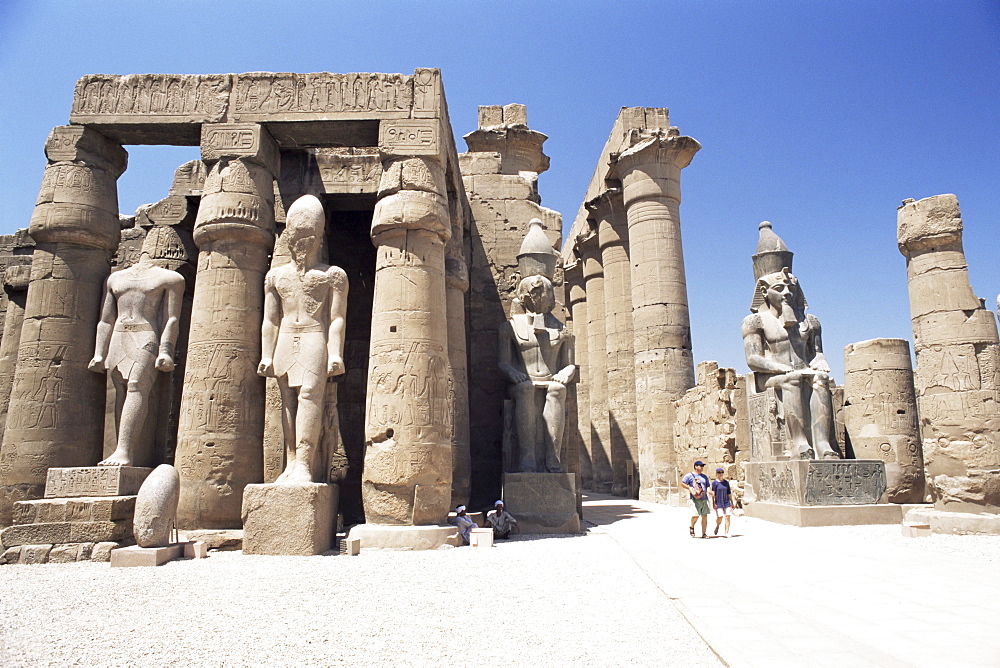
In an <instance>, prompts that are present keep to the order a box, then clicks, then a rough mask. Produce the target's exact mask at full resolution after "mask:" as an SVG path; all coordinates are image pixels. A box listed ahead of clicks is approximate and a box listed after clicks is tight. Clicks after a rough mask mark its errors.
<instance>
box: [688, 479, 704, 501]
mask: <svg viewBox="0 0 1000 668" xmlns="http://www.w3.org/2000/svg"><path fill="white" fill-rule="evenodd" d="M691 496H693V497H694V498H696V499H701V498H703V497H704V496H705V486H704V485H703V484H702V483H701V476H699V475H695V476H694V480H693V481H692V482H691Z"/></svg>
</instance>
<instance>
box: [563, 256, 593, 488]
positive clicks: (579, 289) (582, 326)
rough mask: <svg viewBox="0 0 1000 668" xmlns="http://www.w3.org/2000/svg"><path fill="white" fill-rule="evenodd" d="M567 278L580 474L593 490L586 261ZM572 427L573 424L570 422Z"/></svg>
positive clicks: (573, 266)
mask: <svg viewBox="0 0 1000 668" xmlns="http://www.w3.org/2000/svg"><path fill="white" fill-rule="evenodd" d="M564 277H565V278H564V280H565V281H566V285H567V286H568V288H569V289H568V290H567V292H568V299H567V302H568V304H569V308H570V313H571V320H570V321H571V322H572V323H573V338H574V340H575V343H576V362H577V364H576V377H577V382H576V383H575V384H574V386H573V387H575V388H576V405H577V411H576V412H577V427H576V431H577V433H578V438H579V439H580V446H579V450H580V477H581V482H582V487H581V489H590V488H591V486H592V485H593V482H594V469H593V464H592V455H591V449H592V446H591V439H590V399H589V393H588V389H587V388H588V385H589V383H590V367H589V356H588V353H587V350H588V348H587V291H586V290H585V288H584V282H583V262H582V261H580V260H578V261H576V262H574V263H573V264H571V265H570V266H568V267H566V271H565V274H564ZM567 426H568V427H569V428H570V429H572V425H567Z"/></svg>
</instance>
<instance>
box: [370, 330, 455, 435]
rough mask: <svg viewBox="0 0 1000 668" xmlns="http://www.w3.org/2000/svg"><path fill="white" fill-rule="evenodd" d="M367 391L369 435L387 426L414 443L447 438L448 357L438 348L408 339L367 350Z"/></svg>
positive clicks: (449, 420)
mask: <svg viewBox="0 0 1000 668" xmlns="http://www.w3.org/2000/svg"><path fill="white" fill-rule="evenodd" d="M372 360H373V364H372V367H371V378H372V379H373V382H372V383H371V389H370V390H369V392H368V395H369V398H368V411H367V422H368V430H369V433H376V432H383V431H385V430H386V429H393V430H394V431H395V432H397V433H398V432H399V431H400V430H404V431H405V432H406V433H408V434H412V435H413V436H414V438H415V439H416V440H417V441H419V442H427V443H432V442H436V441H439V440H440V439H445V440H450V438H451V431H452V419H453V415H452V410H451V404H450V402H449V396H450V395H449V379H450V376H451V374H450V373H449V367H448V358H447V355H446V352H445V350H444V348H443V346H440V345H437V344H434V343H430V342H421V341H413V342H410V343H409V345H408V346H406V348H405V349H404V348H403V347H399V346H396V345H395V344H384V345H381V346H377V347H375V348H374V349H373V350H372Z"/></svg>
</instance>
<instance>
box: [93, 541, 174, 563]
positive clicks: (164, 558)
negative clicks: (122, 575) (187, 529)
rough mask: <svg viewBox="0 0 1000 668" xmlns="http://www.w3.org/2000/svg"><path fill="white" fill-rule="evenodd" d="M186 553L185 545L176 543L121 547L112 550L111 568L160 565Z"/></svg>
mask: <svg viewBox="0 0 1000 668" xmlns="http://www.w3.org/2000/svg"><path fill="white" fill-rule="evenodd" d="M182 554H184V545H183V544H181V543H174V544H173V545H167V546H165V547H139V546H138V545H133V546H131V547H119V548H118V549H117V550H111V568H125V567H129V566H159V565H161V564H165V563H167V562H168V561H171V560H173V559H177V558H178V557H180V556H181V555H182Z"/></svg>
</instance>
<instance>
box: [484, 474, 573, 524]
mask: <svg viewBox="0 0 1000 668" xmlns="http://www.w3.org/2000/svg"><path fill="white" fill-rule="evenodd" d="M503 500H504V504H505V506H506V510H507V512H509V513H510V514H511V515H513V516H514V518H515V519H517V524H518V527H520V529H521V533H522V534H538V533H580V515H579V514H577V505H576V477H575V476H574V475H573V474H572V473H505V474H504V476H503Z"/></svg>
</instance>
